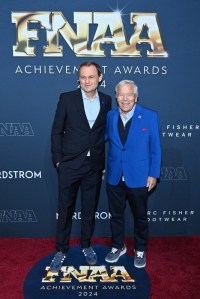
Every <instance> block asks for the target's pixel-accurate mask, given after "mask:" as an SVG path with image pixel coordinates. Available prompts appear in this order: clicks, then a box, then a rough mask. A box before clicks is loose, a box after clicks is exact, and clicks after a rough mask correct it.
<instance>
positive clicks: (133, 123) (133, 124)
mask: <svg viewBox="0 0 200 299" xmlns="http://www.w3.org/2000/svg"><path fill="white" fill-rule="evenodd" d="M141 118H142V111H141V107H140V106H139V105H138V104H136V106H135V111H134V114H133V118H132V121H131V126H130V129H129V133H128V136H127V140H126V143H125V146H128V144H129V143H133V138H134V135H135V133H136V132H137V127H138V125H139V124H140V121H141Z"/></svg>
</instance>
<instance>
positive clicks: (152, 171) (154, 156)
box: [149, 112, 161, 178]
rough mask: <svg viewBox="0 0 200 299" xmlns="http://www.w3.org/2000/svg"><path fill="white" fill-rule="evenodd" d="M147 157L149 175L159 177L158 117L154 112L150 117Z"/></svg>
mask: <svg viewBox="0 0 200 299" xmlns="http://www.w3.org/2000/svg"><path fill="white" fill-rule="evenodd" d="M149 157H150V167H149V176H151V177H154V178H159V177H160V167H161V144H160V125H159V118H158V114H157V113H156V112H154V115H153V117H152V126H151V134H150V142H149Z"/></svg>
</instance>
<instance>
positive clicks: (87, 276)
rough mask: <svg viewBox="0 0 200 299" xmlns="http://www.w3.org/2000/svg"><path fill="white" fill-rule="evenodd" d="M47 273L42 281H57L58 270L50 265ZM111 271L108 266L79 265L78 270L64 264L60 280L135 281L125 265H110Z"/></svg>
mask: <svg viewBox="0 0 200 299" xmlns="http://www.w3.org/2000/svg"><path fill="white" fill-rule="evenodd" d="M46 271H47V274H46V276H45V277H44V278H43V279H42V282H48V283H50V282H52V283H53V282H56V277H57V278H58V276H59V274H58V272H51V271H50V267H46ZM109 272H110V273H108V271H107V269H106V266H79V269H78V270H77V269H76V268H75V267H74V266H63V267H62V268H61V273H62V277H61V278H59V279H60V280H59V282H62V283H70V282H72V278H73V279H75V280H77V281H79V282H97V280H98V279H100V282H119V280H121V282H135V280H134V279H133V278H132V277H131V276H130V275H129V273H128V272H127V270H126V269H125V267H124V266H110V269H109Z"/></svg>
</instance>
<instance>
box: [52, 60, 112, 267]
mask: <svg viewBox="0 0 200 299" xmlns="http://www.w3.org/2000/svg"><path fill="white" fill-rule="evenodd" d="M78 77H79V81H80V89H77V90H75V91H71V92H66V93H63V94H61V95H60V100H59V102H58V105H57V110H56V114H55V118H54V122H53V126H52V136H51V140H52V146H51V149H52V158H53V163H54V165H55V166H56V167H57V170H58V178H59V207H58V213H59V217H58V223H57V233H56V240H57V242H56V249H57V253H56V254H55V256H54V259H53V260H52V262H51V265H50V269H51V271H53V272H56V271H59V270H60V268H61V266H62V263H63V261H64V259H65V257H66V253H67V251H68V248H69V238H70V232H71V226H72V216H73V213H74V210H75V204H76V197H77V193H78V190H79V187H80V190H81V246H82V252H83V254H84V256H85V258H86V261H87V263H88V264H89V265H94V264H96V262H97V256H96V253H95V252H94V250H93V248H92V246H91V244H90V239H91V237H92V234H93V231H94V227H95V212H96V209H97V205H98V200H99V194H100V187H101V181H102V171H103V170H104V166H105V165H104V164H105V139H104V133H105V126H106V115H107V112H108V111H109V110H110V109H111V97H110V96H108V95H106V94H103V93H101V92H99V91H97V87H98V85H99V83H100V82H101V80H102V72H101V69H100V66H99V65H98V64H96V63H94V62H85V63H82V64H81V65H80V68H79V70H78Z"/></svg>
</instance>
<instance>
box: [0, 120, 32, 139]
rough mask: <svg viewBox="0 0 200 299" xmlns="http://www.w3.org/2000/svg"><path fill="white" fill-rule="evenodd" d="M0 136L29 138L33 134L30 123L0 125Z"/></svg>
mask: <svg viewBox="0 0 200 299" xmlns="http://www.w3.org/2000/svg"><path fill="white" fill-rule="evenodd" d="M0 136H8V137H13V136H14V137H21V136H23V137H24V136H25V137H29V136H34V132H33V129H32V126H31V124H30V123H0Z"/></svg>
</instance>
